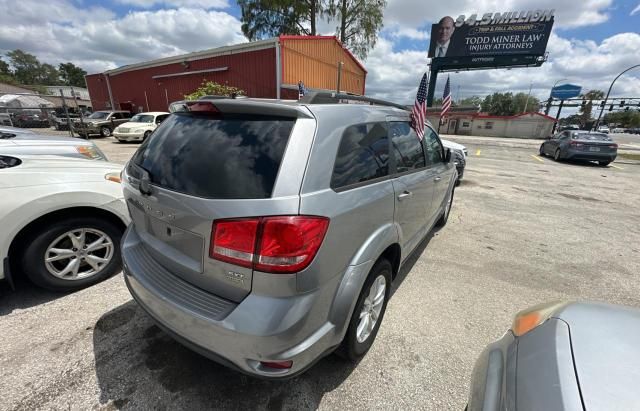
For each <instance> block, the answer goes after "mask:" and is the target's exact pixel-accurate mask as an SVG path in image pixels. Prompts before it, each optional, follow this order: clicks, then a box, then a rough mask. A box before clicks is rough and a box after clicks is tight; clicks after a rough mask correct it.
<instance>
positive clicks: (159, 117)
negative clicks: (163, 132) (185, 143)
mask: <svg viewBox="0 0 640 411" xmlns="http://www.w3.org/2000/svg"><path fill="white" fill-rule="evenodd" d="M167 117H169V114H161V115H159V116H158V117H156V124H160V123H162V122H163V121H165V120H166V119H167Z"/></svg>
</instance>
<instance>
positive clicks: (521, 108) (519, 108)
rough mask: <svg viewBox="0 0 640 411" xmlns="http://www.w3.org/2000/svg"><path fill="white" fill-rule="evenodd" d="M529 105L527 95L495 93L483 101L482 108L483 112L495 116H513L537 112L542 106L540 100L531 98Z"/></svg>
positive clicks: (529, 98)
mask: <svg viewBox="0 0 640 411" xmlns="http://www.w3.org/2000/svg"><path fill="white" fill-rule="evenodd" d="M528 100H529V102H528V103H527V94H526V93H517V94H516V95H514V94H513V93H493V94H491V95H488V96H486V97H485V98H484V100H483V101H482V103H481V105H480V108H481V110H482V111H484V112H486V113H489V114H491V115H494V116H513V115H514V114H519V113H523V112H525V107H526V112H527V113H532V112H536V111H538V109H539V106H540V100H538V99H537V98H536V97H533V96H529V97H528Z"/></svg>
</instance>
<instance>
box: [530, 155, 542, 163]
mask: <svg viewBox="0 0 640 411" xmlns="http://www.w3.org/2000/svg"><path fill="white" fill-rule="evenodd" d="M531 157H533V158H535V159H536V160H538V161H539V162H541V163H544V160H543V159H541V158H540V157H538V156H534V155H533V154H531Z"/></svg>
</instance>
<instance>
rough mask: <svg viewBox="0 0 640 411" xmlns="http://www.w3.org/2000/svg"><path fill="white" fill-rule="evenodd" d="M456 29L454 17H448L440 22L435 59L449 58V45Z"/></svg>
mask: <svg viewBox="0 0 640 411" xmlns="http://www.w3.org/2000/svg"><path fill="white" fill-rule="evenodd" d="M455 29H456V26H455V22H454V21H453V18H452V17H450V16H446V17H443V18H441V19H440V21H439V22H438V30H437V36H436V50H435V54H434V57H447V53H448V52H449V45H450V44H451V36H452V35H453V32H454V31H455Z"/></svg>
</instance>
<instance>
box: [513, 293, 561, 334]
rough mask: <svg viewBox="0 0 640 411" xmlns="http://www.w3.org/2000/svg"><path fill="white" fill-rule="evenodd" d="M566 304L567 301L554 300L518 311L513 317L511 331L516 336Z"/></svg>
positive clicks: (544, 319) (533, 326)
mask: <svg viewBox="0 0 640 411" xmlns="http://www.w3.org/2000/svg"><path fill="white" fill-rule="evenodd" d="M567 304H569V303H568V302H564V301H554V302H552V303H545V304H539V305H536V306H534V307H531V308H527V309H526V310H523V311H520V312H519V313H518V314H516V316H515V318H514V319H513V325H512V326H511V331H513V334H514V335H515V336H516V337H520V336H522V335H524V334H526V333H528V332H529V331H531V330H533V329H534V328H536V327H537V326H539V325H541V324H542V323H544V322H545V321H547V320H548V319H549V318H551V316H553V315H554V314H555V313H556V312H557V311H558V310H559V309H561V308H562V307H564V306H565V305H567Z"/></svg>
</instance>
